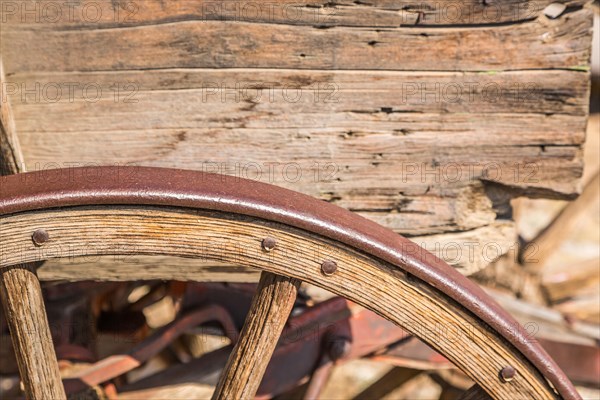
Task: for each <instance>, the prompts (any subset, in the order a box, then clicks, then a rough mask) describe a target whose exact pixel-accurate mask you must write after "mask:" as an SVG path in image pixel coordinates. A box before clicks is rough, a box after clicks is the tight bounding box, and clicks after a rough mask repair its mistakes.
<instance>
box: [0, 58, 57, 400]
mask: <svg viewBox="0 0 600 400" xmlns="http://www.w3.org/2000/svg"><path fill="white" fill-rule="evenodd" d="M5 82H6V81H5V76H4V71H3V67H2V59H0V175H7V174H16V173H19V172H24V171H25V163H24V162H23V155H22V153H21V149H20V145H19V140H18V137H17V134H16V132H15V125H14V120H13V117H12V113H11V108H10V103H9V102H8V99H7V98H5V97H4V95H3V93H2V88H3V87H4V84H5ZM32 232H33V231H32ZM38 266H39V264H38V263H25V264H19V265H15V266H13V267H11V268H9V269H4V270H2V271H0V297H1V298H2V305H3V310H4V318H6V322H7V323H8V327H9V330H10V337H11V340H12V344H13V349H14V352H15V356H16V359H17V365H18V367H19V372H20V375H21V380H22V381H23V385H24V387H25V393H26V396H27V398H29V399H31V400H45V399H56V400H60V399H66V395H65V391H64V388H63V385H62V381H61V378H60V372H59V369H58V362H57V360H56V353H55V351H54V345H53V343H52V336H51V334H50V327H49V325H48V317H47V316H46V308H45V306H44V298H43V296H42V288H41V286H40V282H39V280H38V278H37V275H36V268H37V267H38Z"/></svg>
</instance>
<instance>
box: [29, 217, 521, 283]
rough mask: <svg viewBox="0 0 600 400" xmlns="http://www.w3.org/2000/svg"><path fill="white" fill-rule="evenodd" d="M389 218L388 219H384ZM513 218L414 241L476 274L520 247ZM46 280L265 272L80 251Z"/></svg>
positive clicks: (212, 277)
mask: <svg viewBox="0 0 600 400" xmlns="http://www.w3.org/2000/svg"><path fill="white" fill-rule="evenodd" d="M384 222H385V221H384ZM515 235H516V230H515V224H514V223H513V222H512V221H507V220H504V221H496V222H493V223H492V224H490V225H489V226H484V227H482V228H477V229H473V230H469V231H464V232H457V233H448V234H437V235H425V236H415V237H412V240H413V241H414V242H415V243H417V244H419V246H421V247H423V248H425V249H427V250H428V251H430V252H432V253H433V254H435V255H436V256H438V257H440V258H442V259H443V260H444V261H446V262H447V263H449V264H450V265H452V266H453V267H455V268H457V269H458V270H459V271H460V272H461V273H462V274H464V275H472V274H474V273H476V272H478V271H480V270H481V269H483V268H485V267H486V266H487V265H488V264H489V263H490V262H492V261H494V260H495V259H496V258H498V257H500V256H501V255H502V254H505V253H506V252H508V251H509V250H510V249H511V248H513V247H514V246H515V242H514V240H513V238H514V237H515ZM37 273H38V276H39V278H40V280H42V281H85V280H98V281H128V280H130V279H131V276H132V274H134V275H135V276H137V277H138V278H139V279H144V280H154V279H164V280H178V281H186V280H191V281H198V282H257V281H258V279H259V273H258V272H257V271H256V270H254V269H248V268H243V267H240V266H239V265H236V264H227V263H224V262H214V261H208V260H191V259H186V258H177V257H147V256H131V255H129V256H114V255H113V256H110V255H103V256H77V255H74V257H69V258H64V259H52V260H48V261H46V262H45V263H44V265H43V266H42V267H41V268H39V269H38V271H37Z"/></svg>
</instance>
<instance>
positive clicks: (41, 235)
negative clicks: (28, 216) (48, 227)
mask: <svg viewBox="0 0 600 400" xmlns="http://www.w3.org/2000/svg"><path fill="white" fill-rule="evenodd" d="M31 240H33V243H34V244H35V245H36V246H42V245H44V243H46V242H47V241H48V240H50V235H48V232H46V231H45V230H43V229H38V230H36V231H35V232H33V235H31Z"/></svg>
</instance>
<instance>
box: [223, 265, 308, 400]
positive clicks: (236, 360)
mask: <svg viewBox="0 0 600 400" xmlns="http://www.w3.org/2000/svg"><path fill="white" fill-rule="evenodd" d="M299 286H300V281H299V280H298V279H293V278H286V277H283V276H279V275H275V274H272V273H269V272H263V273H262V274H261V277H260V281H259V283H258V287H257V289H256V294H255V295H254V298H253V300H252V305H251V307H250V311H249V312H248V316H247V317H246V322H245V323H244V328H243V329H242V332H241V333H240V338H239V340H238V341H237V343H236V344H235V347H234V348H233V351H232V352H231V355H230V356H229V360H228V361H227V365H226V367H225V370H224V371H223V373H222V375H221V378H220V379H219V383H218V384H217V387H216V389H215V392H214V394H213V397H212V398H213V399H253V398H254V396H255V395H256V391H257V390H258V386H259V385H260V382H261V380H262V377H263V374H264V373H265V370H266V369H267V365H268V363H269V360H270V359H271V355H272V354H273V351H274V350H275V347H276V346H277V341H278V340H279V336H280V335H281V331H282V330H283V326H284V325H285V322H286V321H287V319H288V317H289V315H290V311H291V310H292V307H293V305H294V302H295V300H296V294H297V292H298V287H299Z"/></svg>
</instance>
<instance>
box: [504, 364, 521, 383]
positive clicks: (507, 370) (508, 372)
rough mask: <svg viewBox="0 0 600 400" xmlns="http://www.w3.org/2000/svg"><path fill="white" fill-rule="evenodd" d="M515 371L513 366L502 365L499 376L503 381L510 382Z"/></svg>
mask: <svg viewBox="0 0 600 400" xmlns="http://www.w3.org/2000/svg"><path fill="white" fill-rule="evenodd" d="M516 373H517V372H516V371H515V369H514V368H513V367H510V366H509V367H504V368H502V371H500V378H501V379H502V381H503V382H510V381H512V380H513V378H514V377H515V374H516Z"/></svg>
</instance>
